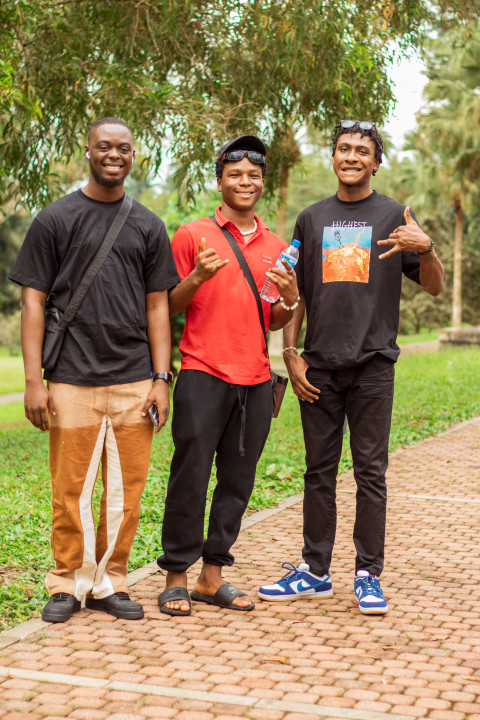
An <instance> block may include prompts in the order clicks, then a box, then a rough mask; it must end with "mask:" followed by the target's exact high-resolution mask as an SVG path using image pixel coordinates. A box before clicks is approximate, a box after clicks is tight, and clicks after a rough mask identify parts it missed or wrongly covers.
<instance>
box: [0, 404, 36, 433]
mask: <svg viewBox="0 0 480 720" xmlns="http://www.w3.org/2000/svg"><path fill="white" fill-rule="evenodd" d="M29 425H30V423H29V422H28V420H27V419H26V417H25V410H24V407H23V402H12V403H6V404H5V405H0V428H2V429H3V430H6V429H8V428H15V427H28V426H29Z"/></svg>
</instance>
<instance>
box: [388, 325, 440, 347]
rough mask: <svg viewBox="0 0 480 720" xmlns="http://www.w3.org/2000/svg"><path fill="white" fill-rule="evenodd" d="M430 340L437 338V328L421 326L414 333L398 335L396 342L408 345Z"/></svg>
mask: <svg viewBox="0 0 480 720" xmlns="http://www.w3.org/2000/svg"><path fill="white" fill-rule="evenodd" d="M430 340H438V329H437V328H434V329H433V330H427V328H423V329H422V330H421V331H420V332H419V333H417V334H416V335H399V336H398V337H397V344H398V345H410V344H411V343H418V342H429V341H430Z"/></svg>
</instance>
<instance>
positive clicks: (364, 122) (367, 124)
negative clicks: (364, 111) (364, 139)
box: [340, 120, 375, 130]
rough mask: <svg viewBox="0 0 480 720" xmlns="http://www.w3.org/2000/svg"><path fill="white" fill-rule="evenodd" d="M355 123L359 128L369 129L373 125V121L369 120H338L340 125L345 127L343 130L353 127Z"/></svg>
mask: <svg viewBox="0 0 480 720" xmlns="http://www.w3.org/2000/svg"><path fill="white" fill-rule="evenodd" d="M355 125H358V127H359V128H360V130H371V129H372V128H374V127H375V123H373V122H370V121H369V120H341V121H340V127H341V128H345V130H348V129H350V128H352V127H355Z"/></svg>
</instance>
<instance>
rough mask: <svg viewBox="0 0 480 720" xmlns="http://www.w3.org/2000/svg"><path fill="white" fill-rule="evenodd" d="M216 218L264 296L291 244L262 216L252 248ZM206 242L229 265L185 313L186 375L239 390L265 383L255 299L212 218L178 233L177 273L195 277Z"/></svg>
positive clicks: (233, 227)
mask: <svg viewBox="0 0 480 720" xmlns="http://www.w3.org/2000/svg"><path fill="white" fill-rule="evenodd" d="M215 217H216V219H217V222H218V223H219V224H220V225H221V226H223V225H225V227H226V228H227V229H228V230H230V232H231V233H232V235H233V236H234V238H235V240H236V241H237V243H238V245H239V247H240V249H241V251H242V253H243V255H244V257H245V260H246V261H247V263H248V265H249V266H250V270H251V272H252V275H253V277H254V279H255V282H256V285H257V288H258V290H259V292H260V290H261V289H262V287H263V285H264V283H265V280H266V279H267V278H266V275H265V273H266V272H267V270H268V269H269V268H271V267H272V266H273V265H274V264H275V262H276V260H277V258H278V256H279V255H280V253H281V252H282V250H284V249H285V248H286V247H287V245H286V243H285V242H284V241H283V240H282V239H281V238H279V237H278V235H275V234H274V233H272V232H270V230H269V229H268V228H267V226H266V225H265V224H264V223H263V222H262V221H261V220H260V218H258V217H257V216H255V220H256V221H257V231H256V232H255V234H254V235H253V237H252V238H251V239H250V240H248V242H247V243H245V240H244V238H243V236H242V234H241V233H240V231H239V230H238V228H237V227H236V225H234V224H233V223H232V222H231V221H230V220H228V219H227V218H226V217H225V215H223V214H222V213H221V211H220V208H217V211H216V213H215ZM202 238H205V241H206V242H205V249H206V250H208V249H209V248H213V249H214V250H215V251H216V253H217V254H218V256H219V257H220V258H221V259H222V260H225V259H226V258H228V259H229V263H228V264H227V265H225V267H223V268H222V269H221V270H219V271H218V273H217V274H216V275H215V276H214V277H213V278H211V279H210V280H207V282H205V283H203V285H202V286H201V287H200V288H199V290H197V292H196V293H195V296H194V297H193V300H192V302H191V303H190V305H188V307H187V309H186V324H185V330H184V332H183V336H182V340H181V342H180V352H181V354H182V363H181V367H182V370H202V371H203V372H206V373H209V374H210V375H214V376H215V377H218V378H220V379H221V380H224V381H225V382H229V383H232V384H235V385H257V384H259V383H261V382H265V381H266V380H268V379H269V378H270V371H269V365H268V358H267V356H266V353H265V340H264V338H263V333H262V327H261V325H260V319H259V317H258V309H257V304H256V302H255V298H254V297H253V293H252V291H251V289H250V286H249V285H248V282H247V280H246V279H245V276H244V274H243V271H242V269H241V267H240V265H239V264H238V260H237V258H236V257H235V255H234V254H233V251H232V249H231V248H230V245H229V244H228V242H227V240H226V238H225V236H224V234H223V233H222V231H221V230H220V228H219V227H218V226H217V225H215V223H214V222H213V221H212V220H210V218H202V219H201V220H196V221H195V222H191V223H187V224H186V225H182V227H180V228H179V229H178V230H177V232H176V233H175V235H174V237H173V240H172V250H173V255H174V257H175V262H176V264H177V270H178V273H179V275H180V277H181V278H182V280H183V279H184V278H185V277H186V276H187V275H189V273H191V272H192V270H193V269H194V267H195V264H196V260H197V252H198V245H199V243H200V240H201V239H202ZM262 306H263V317H264V320H265V328H266V329H267V330H268V326H269V324H270V307H271V306H270V303H267V302H265V301H264V300H262Z"/></svg>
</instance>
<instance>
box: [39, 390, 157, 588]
mask: <svg viewBox="0 0 480 720" xmlns="http://www.w3.org/2000/svg"><path fill="white" fill-rule="evenodd" d="M151 387H152V383H151V381H150V380H141V381H140V382H135V383H128V384H125V385H110V386H106V387H85V386H82V385H69V384H65V383H55V382H49V383H48V389H49V390H50V393H51V394H52V397H53V402H54V404H55V410H56V415H55V416H53V417H51V421H50V422H51V429H50V471H51V475H52V503H53V520H52V552H53V557H54V559H55V563H56V570H53V571H52V572H49V573H48V575H47V579H46V583H47V587H48V590H49V593H50V595H53V594H54V593H58V592H66V593H70V594H71V595H75V597H76V598H77V599H78V600H82V599H83V597H85V595H86V594H88V595H89V596H90V597H94V598H98V599H101V598H104V597H107V596H108V595H112V594H113V593H116V592H127V562H128V556H129V554H130V549H131V546H132V543H133V539H134V537H135V532H136V530H137V526H138V521H139V517H140V498H141V495H142V492H143V488H144V487H145V482H146V478H147V473H148V467H149V463H150V450H151V444H152V433H153V425H152V423H151V421H150V418H149V416H148V415H147V416H146V417H145V418H143V417H142V415H141V411H142V407H143V403H144V402H145V398H146V397H147V395H148V392H149V391H150V389H151ZM100 462H101V463H102V481H103V494H102V499H101V504H100V518H99V522H98V528H97V532H96V534H95V524H94V518H93V512H92V494H93V490H94V487H95V481H96V479H97V474H98V468H99V465H100Z"/></svg>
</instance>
